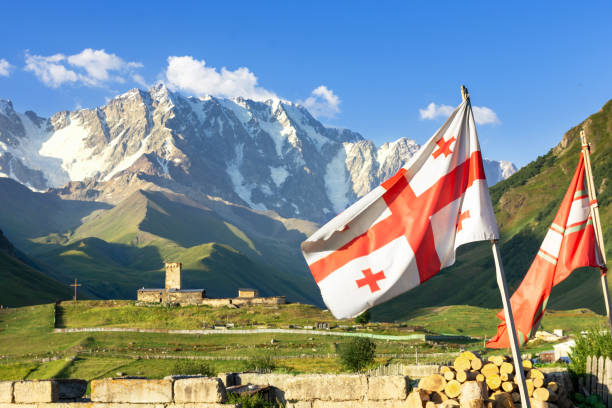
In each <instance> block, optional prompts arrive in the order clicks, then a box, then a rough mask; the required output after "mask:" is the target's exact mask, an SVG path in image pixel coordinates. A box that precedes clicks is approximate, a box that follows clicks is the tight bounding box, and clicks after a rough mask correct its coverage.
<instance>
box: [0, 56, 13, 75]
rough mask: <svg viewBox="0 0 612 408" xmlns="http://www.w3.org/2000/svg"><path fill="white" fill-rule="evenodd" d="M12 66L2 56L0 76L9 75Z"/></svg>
mask: <svg viewBox="0 0 612 408" xmlns="http://www.w3.org/2000/svg"><path fill="white" fill-rule="evenodd" d="M11 68H13V66H12V65H11V64H9V62H8V61H7V60H5V59H4V58H0V76H6V77H7V76H9V75H10V73H11V72H10V71H11Z"/></svg>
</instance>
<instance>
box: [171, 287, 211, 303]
mask: <svg viewBox="0 0 612 408" xmlns="http://www.w3.org/2000/svg"><path fill="white" fill-rule="evenodd" d="M203 298H204V290H203V289H202V290H190V291H171V290H170V291H166V292H165V293H164V297H163V302H164V303H170V304H174V303H178V304H180V305H181V306H184V305H201V304H202V299H203Z"/></svg>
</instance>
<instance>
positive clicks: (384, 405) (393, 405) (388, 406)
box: [312, 400, 408, 408]
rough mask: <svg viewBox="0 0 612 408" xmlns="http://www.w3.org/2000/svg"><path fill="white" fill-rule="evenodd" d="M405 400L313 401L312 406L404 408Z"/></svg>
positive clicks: (315, 407)
mask: <svg viewBox="0 0 612 408" xmlns="http://www.w3.org/2000/svg"><path fill="white" fill-rule="evenodd" d="M407 406H408V405H407V403H406V400H386V401H313V403H312V408H405V407H407Z"/></svg>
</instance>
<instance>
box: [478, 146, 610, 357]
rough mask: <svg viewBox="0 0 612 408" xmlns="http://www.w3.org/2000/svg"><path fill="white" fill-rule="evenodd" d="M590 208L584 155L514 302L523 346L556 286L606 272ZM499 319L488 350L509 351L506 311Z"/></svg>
mask: <svg viewBox="0 0 612 408" xmlns="http://www.w3.org/2000/svg"><path fill="white" fill-rule="evenodd" d="M590 204H591V203H590V202H589V195H588V193H587V187H586V184H585V168H584V156H583V155H582V153H581V154H580V160H579V161H578V167H577V168H576V173H575V174H574V178H573V179H572V182H571V183H570V186H569V188H568V189H567V192H566V193H565V197H564V198H563V201H562V202H561V206H560V207H559V210H558V211H557V215H556V216H555V219H554V220H553V223H552V225H551V226H550V228H549V230H548V232H547V233H546V236H545V237H544V241H543V242H542V245H541V246H540V250H539V251H538V254H537V255H536V257H535V259H534V260H533V263H532V264H531V266H530V267H529V271H527V274H526V275H525V278H524V279H523V281H522V282H521V284H520V285H519V287H518V289H517V290H516V292H514V294H513V295H512V297H511V298H510V304H511V307H512V314H513V315H514V324H515V326H516V331H517V338H518V341H519V343H520V344H524V343H525V342H526V341H527V340H529V338H530V337H531V336H532V335H533V334H534V332H535V330H536V329H537V328H538V325H539V323H540V320H541V319H542V317H543V316H544V312H545V310H546V303H548V297H549V296H550V292H551V290H552V288H553V286H555V285H557V284H559V283H561V282H562V281H563V280H565V279H566V278H567V277H568V276H569V275H570V274H571V273H572V271H573V270H574V269H577V268H580V267H582V266H593V267H599V268H601V269H602V271H605V265H604V263H603V260H602V258H601V255H600V253H599V248H598V246H597V243H596V241H595V229H594V228H593V219H592V218H591V208H590ZM497 317H498V318H499V319H501V323H500V324H499V326H498V327H497V335H495V337H493V338H492V339H491V340H489V342H488V343H487V347H488V348H509V347H510V343H509V341H508V328H507V326H506V320H505V319H504V311H503V310H501V311H500V312H499V313H498V314H497Z"/></svg>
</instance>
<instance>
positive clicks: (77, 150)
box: [39, 120, 105, 181]
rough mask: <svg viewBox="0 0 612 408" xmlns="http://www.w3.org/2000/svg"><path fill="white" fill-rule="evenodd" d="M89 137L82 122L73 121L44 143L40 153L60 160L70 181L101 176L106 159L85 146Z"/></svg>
mask: <svg viewBox="0 0 612 408" xmlns="http://www.w3.org/2000/svg"><path fill="white" fill-rule="evenodd" d="M88 136H89V133H88V132H87V130H86V129H85V128H83V127H82V126H81V122H80V120H73V121H71V123H70V124H69V125H68V126H66V127H64V128H62V129H60V130H58V131H56V132H55V133H54V134H53V135H52V136H51V138H49V140H47V141H46V142H44V143H43V144H42V146H41V148H40V150H39V153H40V155H41V156H46V157H55V158H58V159H60V160H61V161H62V169H64V170H65V171H66V172H67V173H68V176H69V178H70V180H76V181H79V180H84V179H86V178H88V177H92V176H95V175H96V174H99V173H100V170H101V169H103V168H104V165H105V161H104V157H103V156H102V155H100V154H96V152H94V149H92V148H89V147H87V146H86V145H85V141H86V139H87V137H88Z"/></svg>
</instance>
